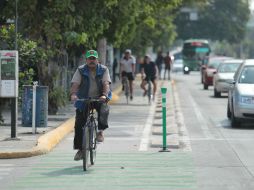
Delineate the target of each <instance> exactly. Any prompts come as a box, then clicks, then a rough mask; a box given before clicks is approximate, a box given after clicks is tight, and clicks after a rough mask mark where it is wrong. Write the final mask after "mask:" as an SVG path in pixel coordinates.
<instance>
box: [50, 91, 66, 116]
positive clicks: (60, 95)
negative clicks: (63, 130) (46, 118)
mask: <svg viewBox="0 0 254 190" xmlns="http://www.w3.org/2000/svg"><path fill="white" fill-rule="evenodd" d="M67 100H68V97H67V93H66V92H65V91H64V90H63V89H62V88H61V87H54V89H53V90H51V91H50V93H49V102H51V105H50V106H51V109H50V110H49V113H50V114H55V113H56V112H57V110H58V108H59V107H62V106H65V105H66V103H67Z"/></svg>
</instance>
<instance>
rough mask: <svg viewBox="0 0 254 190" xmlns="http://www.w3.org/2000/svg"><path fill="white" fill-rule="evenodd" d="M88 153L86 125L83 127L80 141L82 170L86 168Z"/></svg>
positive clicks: (87, 130)
mask: <svg viewBox="0 0 254 190" xmlns="http://www.w3.org/2000/svg"><path fill="white" fill-rule="evenodd" d="M88 155H89V129H88V127H87V126H85V127H84V129H83V142H82V157H83V170H84V171H87V169H88V158H89V157H88Z"/></svg>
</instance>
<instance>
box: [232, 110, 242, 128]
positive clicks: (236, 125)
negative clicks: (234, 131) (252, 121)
mask: <svg viewBox="0 0 254 190" xmlns="http://www.w3.org/2000/svg"><path fill="white" fill-rule="evenodd" d="M231 127H232V128H236V127H241V122H240V121H239V120H238V119H237V118H236V117H235V115H234V109H233V108H232V112H231Z"/></svg>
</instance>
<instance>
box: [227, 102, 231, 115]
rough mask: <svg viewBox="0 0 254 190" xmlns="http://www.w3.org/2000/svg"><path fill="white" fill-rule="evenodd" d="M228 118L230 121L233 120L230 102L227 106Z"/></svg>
mask: <svg viewBox="0 0 254 190" xmlns="http://www.w3.org/2000/svg"><path fill="white" fill-rule="evenodd" d="M227 117H228V119H230V118H231V111H230V108H229V102H228V106H227Z"/></svg>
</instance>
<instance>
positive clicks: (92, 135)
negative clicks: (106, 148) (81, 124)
mask: <svg viewBox="0 0 254 190" xmlns="http://www.w3.org/2000/svg"><path fill="white" fill-rule="evenodd" d="M96 136H97V127H96V124H95V121H94V123H93V126H92V127H91V128H90V162H91V165H94V162H95V158H96V147H97V144H96Z"/></svg>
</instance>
